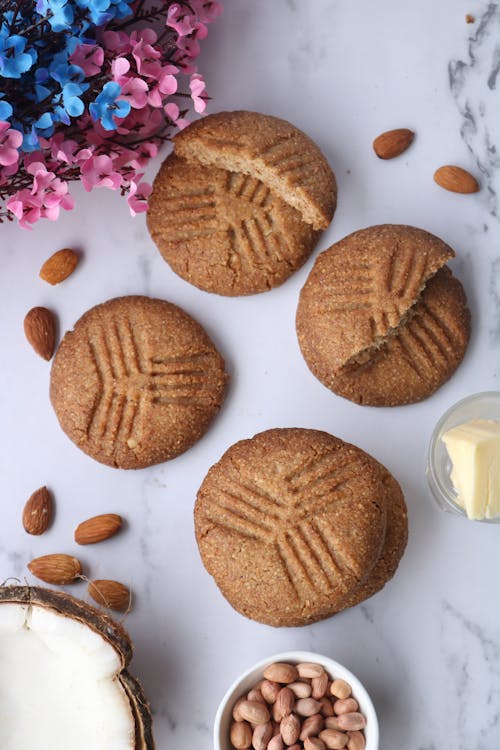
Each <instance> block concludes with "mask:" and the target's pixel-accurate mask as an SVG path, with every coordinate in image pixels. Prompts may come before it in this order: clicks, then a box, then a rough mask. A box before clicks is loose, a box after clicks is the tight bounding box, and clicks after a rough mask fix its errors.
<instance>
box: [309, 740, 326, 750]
mask: <svg viewBox="0 0 500 750" xmlns="http://www.w3.org/2000/svg"><path fill="white" fill-rule="evenodd" d="M304 750H325V743H324V742H323V740H320V738H319V737H306V739H305V740H304Z"/></svg>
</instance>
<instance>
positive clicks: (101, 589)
mask: <svg viewBox="0 0 500 750" xmlns="http://www.w3.org/2000/svg"><path fill="white" fill-rule="evenodd" d="M88 592H89V594H90V596H91V597H92V599H93V600H94V601H95V602H97V603H98V604H102V605H103V606H104V607H108V609H115V610H116V611H117V612H125V610H128V609H130V605H131V601H132V597H131V594H130V590H129V589H128V588H127V587H126V586H124V585H123V583H119V581H107V580H102V581H90V583H89V585H88Z"/></svg>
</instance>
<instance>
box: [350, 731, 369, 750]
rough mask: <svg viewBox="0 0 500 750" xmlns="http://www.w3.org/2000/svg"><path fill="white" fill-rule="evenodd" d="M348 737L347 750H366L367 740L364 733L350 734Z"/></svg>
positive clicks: (355, 732)
mask: <svg viewBox="0 0 500 750" xmlns="http://www.w3.org/2000/svg"><path fill="white" fill-rule="evenodd" d="M347 736H348V737H349V739H348V740H347V745H346V747H347V750H365V745H366V740H365V737H364V734H363V733H362V732H359V731H354V732H348V733H347Z"/></svg>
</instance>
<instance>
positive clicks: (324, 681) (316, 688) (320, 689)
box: [311, 672, 328, 701]
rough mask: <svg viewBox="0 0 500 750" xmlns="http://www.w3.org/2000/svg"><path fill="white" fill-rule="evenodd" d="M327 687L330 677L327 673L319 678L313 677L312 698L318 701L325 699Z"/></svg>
mask: <svg viewBox="0 0 500 750" xmlns="http://www.w3.org/2000/svg"><path fill="white" fill-rule="evenodd" d="M327 685H328V675H327V673H326V672H323V674H322V675H320V676H319V677H313V678H312V681H311V687H312V697H313V698H314V699H315V700H317V701H318V700H319V699H320V698H323V696H324V695H325V693H326V688H327Z"/></svg>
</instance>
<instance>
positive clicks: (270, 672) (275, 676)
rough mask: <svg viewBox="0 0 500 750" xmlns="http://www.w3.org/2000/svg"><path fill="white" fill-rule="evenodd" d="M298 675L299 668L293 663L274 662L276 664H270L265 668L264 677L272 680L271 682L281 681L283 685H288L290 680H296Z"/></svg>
mask: <svg viewBox="0 0 500 750" xmlns="http://www.w3.org/2000/svg"><path fill="white" fill-rule="evenodd" d="M298 676H299V673H298V672H297V668H296V667H294V666H293V664H283V663H280V662H274V664H270V665H269V666H268V667H266V668H265V670H264V677H265V679H266V680H271V682H281V683H282V684H283V685H286V684H288V683H289V682H295V680H296V679H297V677H298Z"/></svg>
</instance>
